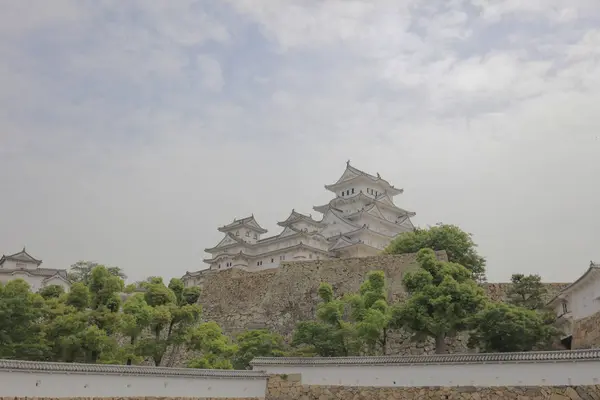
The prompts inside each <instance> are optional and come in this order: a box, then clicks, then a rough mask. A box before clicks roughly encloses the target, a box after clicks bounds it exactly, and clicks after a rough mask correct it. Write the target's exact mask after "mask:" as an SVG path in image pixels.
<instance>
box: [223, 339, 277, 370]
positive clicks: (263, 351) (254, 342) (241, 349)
mask: <svg viewBox="0 0 600 400" xmlns="http://www.w3.org/2000/svg"><path fill="white" fill-rule="evenodd" d="M236 341H237V346H238V350H237V352H236V354H235V356H234V358H233V366H234V368H235V369H249V367H250V361H252V359H253V358H255V357H282V356H284V355H285V342H284V340H283V337H282V336H281V335H279V334H277V333H273V332H270V331H269V330H267V329H254V330H249V331H245V332H242V333H241V334H239V335H237V337H236Z"/></svg>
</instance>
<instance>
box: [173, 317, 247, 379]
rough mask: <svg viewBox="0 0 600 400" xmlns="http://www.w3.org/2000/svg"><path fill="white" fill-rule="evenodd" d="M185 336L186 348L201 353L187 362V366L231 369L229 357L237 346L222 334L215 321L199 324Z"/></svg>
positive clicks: (236, 349) (235, 350)
mask: <svg viewBox="0 0 600 400" xmlns="http://www.w3.org/2000/svg"><path fill="white" fill-rule="evenodd" d="M186 336H187V337H186V340H185V342H186V346H187V348H188V349H189V350H193V351H196V352H199V353H200V354H201V355H200V356H198V357H195V358H193V359H192V360H190V361H189V362H188V367H189V368H205V369H233V364H232V363H231V358H232V357H233V355H234V354H235V353H236V352H237V351H238V347H237V346H236V345H235V344H232V343H231V341H230V340H229V338H228V337H227V336H225V335H223V331H222V330H221V327H220V326H219V325H218V324H217V323H216V322H213V321H211V322H205V323H202V324H199V325H197V326H195V327H193V328H191V329H190V330H189V331H188V332H187V335H186Z"/></svg>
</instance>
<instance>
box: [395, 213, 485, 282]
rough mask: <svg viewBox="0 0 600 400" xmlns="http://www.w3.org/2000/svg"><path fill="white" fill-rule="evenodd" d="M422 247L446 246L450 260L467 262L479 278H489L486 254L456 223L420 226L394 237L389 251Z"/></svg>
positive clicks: (435, 247)
mask: <svg viewBox="0 0 600 400" xmlns="http://www.w3.org/2000/svg"><path fill="white" fill-rule="evenodd" d="M421 249H432V250H435V251H439V250H445V251H446V254H447V255H448V261H450V262H453V263H457V264H460V265H462V266H464V267H465V268H467V269H468V270H470V271H471V272H472V273H473V275H474V277H475V278H476V279H477V280H480V281H482V280H484V278H485V258H483V257H481V256H480V255H479V254H478V253H477V245H476V244H475V242H473V238H472V235H471V234H470V233H467V232H465V231H463V230H462V229H460V228H459V227H458V226H456V225H448V224H437V225H435V226H432V227H430V228H427V229H422V228H416V229H415V230H414V231H413V232H407V233H403V234H402V235H400V236H398V237H397V238H396V239H394V240H393V241H392V242H391V243H390V244H389V245H388V247H387V248H386V249H385V252H386V253H388V254H406V253H416V252H418V251H419V250H421Z"/></svg>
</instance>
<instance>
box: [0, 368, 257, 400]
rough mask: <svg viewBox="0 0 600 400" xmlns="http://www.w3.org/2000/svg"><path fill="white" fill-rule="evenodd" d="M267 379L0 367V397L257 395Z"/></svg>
mask: <svg viewBox="0 0 600 400" xmlns="http://www.w3.org/2000/svg"><path fill="white" fill-rule="evenodd" d="M266 387H267V379H266V378H215V377H207V378H204V377H163V376H151V375H148V376H136V375H101V374H83V373H81V374H80V373H65V372H57V373H47V372H42V371H32V372H26V371H8V370H0V397H10V396H14V397H144V396H152V397H196V398H198V397H200V398H202V397H259V398H264V397H265V393H266Z"/></svg>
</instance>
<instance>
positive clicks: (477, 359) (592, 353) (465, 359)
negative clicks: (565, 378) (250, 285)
mask: <svg viewBox="0 0 600 400" xmlns="http://www.w3.org/2000/svg"><path fill="white" fill-rule="evenodd" d="M561 361H564V362H572V361H600V349H584V350H565V351H528V352H520V353H473V354H433V355H424V356H375V357H330V358H327V357H323V358H321V357H312V358H302V357H297V358H295V357H257V358H255V359H253V360H252V362H251V363H250V364H251V365H253V366H254V365H256V366H261V365H311V366H317V365H415V364H477V363H516V362H561Z"/></svg>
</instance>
